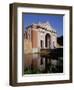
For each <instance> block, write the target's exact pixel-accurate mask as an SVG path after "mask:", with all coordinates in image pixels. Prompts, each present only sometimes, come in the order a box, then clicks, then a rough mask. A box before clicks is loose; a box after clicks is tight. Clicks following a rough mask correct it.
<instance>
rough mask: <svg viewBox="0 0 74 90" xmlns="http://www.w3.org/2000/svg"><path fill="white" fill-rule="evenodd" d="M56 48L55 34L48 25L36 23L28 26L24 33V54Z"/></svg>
mask: <svg viewBox="0 0 74 90" xmlns="http://www.w3.org/2000/svg"><path fill="white" fill-rule="evenodd" d="M56 47H57V34H56V31H55V30H54V28H53V27H52V26H51V25H50V23H48V22H46V23H38V24H32V25H30V26H28V27H27V28H26V30H25V32H24V51H25V53H35V52H39V51H40V49H54V48H56Z"/></svg>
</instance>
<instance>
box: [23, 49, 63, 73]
mask: <svg viewBox="0 0 74 90" xmlns="http://www.w3.org/2000/svg"><path fill="white" fill-rule="evenodd" d="M58 51H59V50H58ZM60 52H61V53H60ZM60 52H56V50H54V51H52V53H50V54H39V53H38V54H24V74H41V73H63V56H62V55H61V54H62V53H63V52H62V50H60Z"/></svg>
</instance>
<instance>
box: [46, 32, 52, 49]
mask: <svg viewBox="0 0 74 90" xmlns="http://www.w3.org/2000/svg"><path fill="white" fill-rule="evenodd" d="M50 44H51V36H50V34H48V33H47V34H46V35H45V47H46V48H50Z"/></svg>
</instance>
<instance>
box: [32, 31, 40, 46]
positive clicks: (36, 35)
mask: <svg viewBox="0 0 74 90" xmlns="http://www.w3.org/2000/svg"><path fill="white" fill-rule="evenodd" d="M31 35H32V36H31V37H32V38H31V39H32V48H37V47H38V45H37V42H38V38H37V37H38V32H37V31H35V30H32V31H31Z"/></svg>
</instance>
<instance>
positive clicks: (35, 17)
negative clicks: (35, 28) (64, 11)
mask: <svg viewBox="0 0 74 90" xmlns="http://www.w3.org/2000/svg"><path fill="white" fill-rule="evenodd" d="M47 21H48V22H49V23H50V24H51V25H52V26H53V28H54V29H55V30H56V32H57V35H58V37H59V36H62V35H63V15H51V14H49V15H47V14H34V13H25V14H23V22H24V24H23V25H24V28H26V27H27V26H29V25H31V24H32V23H39V22H41V23H42V22H43V23H45V22H47Z"/></svg>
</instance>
